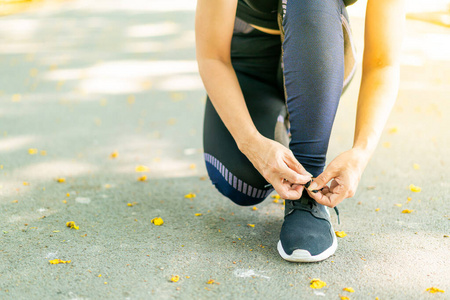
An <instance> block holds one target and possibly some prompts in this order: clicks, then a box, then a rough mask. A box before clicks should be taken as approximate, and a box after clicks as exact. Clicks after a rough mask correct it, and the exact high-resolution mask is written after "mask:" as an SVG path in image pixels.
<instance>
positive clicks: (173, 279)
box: [170, 275, 180, 282]
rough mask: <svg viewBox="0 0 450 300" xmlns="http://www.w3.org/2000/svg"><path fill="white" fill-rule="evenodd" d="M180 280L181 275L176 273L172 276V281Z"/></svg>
mask: <svg viewBox="0 0 450 300" xmlns="http://www.w3.org/2000/svg"><path fill="white" fill-rule="evenodd" d="M178 280H180V276H178V275H174V276H172V277H171V278H170V281H172V282H178Z"/></svg>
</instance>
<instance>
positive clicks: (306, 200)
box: [300, 197, 315, 205]
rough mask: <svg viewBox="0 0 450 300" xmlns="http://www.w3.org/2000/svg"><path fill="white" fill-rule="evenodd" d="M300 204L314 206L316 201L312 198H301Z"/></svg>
mask: <svg viewBox="0 0 450 300" xmlns="http://www.w3.org/2000/svg"><path fill="white" fill-rule="evenodd" d="M300 203H301V204H303V205H308V204H309V205H314V203H315V201H314V199H312V198H310V197H301V198H300Z"/></svg>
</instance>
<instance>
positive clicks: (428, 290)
mask: <svg viewBox="0 0 450 300" xmlns="http://www.w3.org/2000/svg"><path fill="white" fill-rule="evenodd" d="M426 291H427V292H430V293H432V294H435V293H445V291H444V290H441V289H438V288H436V287H430V288H427V289H426Z"/></svg>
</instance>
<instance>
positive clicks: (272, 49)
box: [203, 0, 354, 205]
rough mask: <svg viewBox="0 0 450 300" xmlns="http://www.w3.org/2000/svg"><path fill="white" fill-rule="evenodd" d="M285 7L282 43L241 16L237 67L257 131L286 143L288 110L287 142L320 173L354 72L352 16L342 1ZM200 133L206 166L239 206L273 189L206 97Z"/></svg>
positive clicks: (234, 54) (234, 53)
mask: <svg viewBox="0 0 450 300" xmlns="http://www.w3.org/2000/svg"><path fill="white" fill-rule="evenodd" d="M286 2H288V3H286ZM281 4H283V6H281ZM280 8H281V9H280V13H281V17H282V18H281V20H282V22H281V24H280V25H281V27H280V28H281V29H282V31H283V35H282V37H283V38H284V39H283V42H281V40H280V36H277V35H270V34H267V33H264V32H261V31H258V30H256V29H253V28H252V27H250V26H249V25H248V24H246V23H245V22H243V21H242V20H240V19H236V23H235V31H234V34H233V38H232V42H231V59H232V64H233V68H234V70H235V72H236V75H237V78H238V80H239V84H240V87H241V89H242V92H243V95H244V99H245V102H246V105H247V108H248V110H249V112H250V116H251V117H252V120H253V122H254V123H255V126H256V128H257V129H258V131H259V132H260V133H261V134H262V135H264V136H265V137H267V138H270V139H275V140H277V141H279V142H281V143H283V144H284V143H285V141H286V140H287V127H285V126H284V125H285V124H287V120H286V117H287V115H289V122H290V130H291V133H292V139H291V142H290V146H289V147H290V149H291V150H292V151H293V153H294V155H295V157H296V158H297V159H298V160H299V162H300V163H301V164H302V165H303V166H304V167H305V169H306V170H307V171H309V172H310V173H311V174H313V176H317V175H319V174H320V173H321V172H322V170H323V167H324V165H325V158H326V152H327V147H328V141H329V138H330V133H331V127H332V124H333V120H334V116H335V114H336V110H337V106H338V103H339V98H340V96H341V93H342V90H343V87H345V86H346V85H348V83H349V80H350V78H351V77H352V75H353V73H354V52H353V48H352V45H351V43H350V41H351V36H350V34H349V33H350V32H349V28H348V17H347V14H346V11H345V6H344V4H343V2H342V0H323V1H315V0H305V1H302V2H301V3H299V2H298V1H294V0H292V1H291V0H289V1H286V0H282V3H280ZM282 49H283V56H282ZM344 54H345V58H346V59H345V61H344ZM282 62H284V65H285V67H284V68H282ZM344 63H345V64H346V66H345V73H344ZM283 73H284V82H285V83H286V84H284V82H283ZM343 83H344V84H343ZM285 92H286V96H287V97H285ZM203 131H204V133H203V134H204V136H203V143H204V153H205V154H204V155H205V162H206V168H207V170H208V174H209V177H210V178H211V181H212V182H213V184H214V185H215V186H216V187H217V189H218V190H219V191H220V192H221V193H222V194H223V195H225V196H227V197H228V198H230V199H231V200H232V201H233V202H235V203H237V204H239V205H255V204H257V203H260V202H261V201H263V200H264V199H265V198H266V197H267V195H268V194H269V193H270V192H271V191H272V189H271V188H270V187H266V185H267V184H268V183H267V181H266V180H265V179H264V178H263V177H262V176H261V174H259V172H258V171H257V170H256V169H255V168H254V167H253V165H252V164H251V162H250V161H249V160H248V159H247V157H246V156H245V155H243V154H242V153H241V152H240V151H239V149H238V147H237V145H236V143H235V141H234V139H233V137H232V136H231V134H230V133H229V132H228V130H227V129H226V127H225V125H224V124H223V122H222V121H221V119H220V117H219V115H218V114H217V112H216V111H215V109H214V107H213V106H212V104H211V101H210V99H209V97H208V98H207V102H206V109H205V119H204V128H203ZM286 146H287V144H286Z"/></svg>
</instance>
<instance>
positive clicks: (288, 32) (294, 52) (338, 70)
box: [280, 0, 354, 176]
mask: <svg viewBox="0 0 450 300" xmlns="http://www.w3.org/2000/svg"><path fill="white" fill-rule="evenodd" d="M281 5H282V7H281V11H280V14H281V26H282V27H281V30H282V32H283V35H284V36H283V63H284V69H283V73H284V80H285V89H286V98H287V99H286V102H287V107H288V112H289V121H290V125H291V127H290V129H291V135H292V139H291V142H290V149H291V150H292V151H293V153H294V155H295V157H296V158H297V159H298V161H299V162H300V163H301V164H302V165H303V166H304V167H305V169H306V170H308V171H309V172H310V173H311V174H313V175H314V176H317V175H319V174H320V173H321V172H322V171H323V168H324V166H325V160H326V153H327V149H328V143H329V138H330V134H331V129H332V125H333V122H334V117H335V114H336V110H337V107H338V104H339V99H340V97H341V94H342V91H343V87H344V85H347V84H348V82H349V78H351V76H352V75H353V73H354V61H353V63H351V61H349V60H348V59H347V66H346V68H344V66H345V63H344V48H345V47H344V44H345V43H346V42H347V43H348V42H349V41H348V37H349V35H348V32H346V29H345V27H344V26H347V27H348V21H347V15H346V12H345V6H344V3H343V2H342V0H322V1H316V0H304V1H294V0H282V2H281ZM346 49H350V50H353V48H352V47H350V48H348V45H347V47H346ZM347 57H349V56H348V54H347ZM349 68H350V69H349ZM344 69H346V71H347V72H346V73H347V76H346V77H344Z"/></svg>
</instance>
